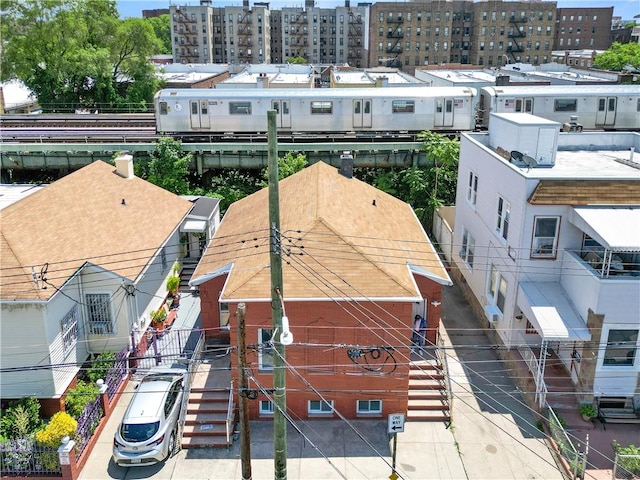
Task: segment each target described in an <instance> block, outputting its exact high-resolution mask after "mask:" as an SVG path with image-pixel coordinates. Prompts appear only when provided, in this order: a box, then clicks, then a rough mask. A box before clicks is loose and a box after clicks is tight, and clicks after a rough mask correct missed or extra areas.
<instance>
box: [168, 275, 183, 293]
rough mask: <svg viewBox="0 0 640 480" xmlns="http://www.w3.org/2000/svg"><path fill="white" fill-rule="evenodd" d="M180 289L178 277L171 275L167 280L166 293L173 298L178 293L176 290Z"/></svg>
mask: <svg viewBox="0 0 640 480" xmlns="http://www.w3.org/2000/svg"><path fill="white" fill-rule="evenodd" d="M179 287H180V277H178V276H176V275H171V276H170V277H169V278H168V279H167V291H168V292H169V295H171V296H172V297H174V296H175V295H176V294H177V293H178V288H179Z"/></svg>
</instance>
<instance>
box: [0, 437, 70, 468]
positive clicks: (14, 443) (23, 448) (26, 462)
mask: <svg viewBox="0 0 640 480" xmlns="http://www.w3.org/2000/svg"><path fill="white" fill-rule="evenodd" d="M60 474H61V470H60V461H59V460H58V449H57V448H54V447H43V446H41V445H38V444H36V442H35V440H32V439H29V438H19V439H17V440H7V441H6V442H1V443H0V475H3V476H4V475H22V476H27V475H30V476H35V475H60Z"/></svg>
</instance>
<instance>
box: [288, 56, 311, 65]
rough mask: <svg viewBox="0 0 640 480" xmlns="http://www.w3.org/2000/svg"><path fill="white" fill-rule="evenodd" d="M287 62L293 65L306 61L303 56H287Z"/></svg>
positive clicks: (302, 63)
mask: <svg viewBox="0 0 640 480" xmlns="http://www.w3.org/2000/svg"><path fill="white" fill-rule="evenodd" d="M287 63H291V64H294V65H304V64H305V63H307V59H306V58H304V57H287Z"/></svg>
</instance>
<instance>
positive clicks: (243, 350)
mask: <svg viewBox="0 0 640 480" xmlns="http://www.w3.org/2000/svg"><path fill="white" fill-rule="evenodd" d="M245 313H246V306H245V304H244V303H239V304H238V367H239V368H238V383H239V385H238V388H239V392H240V461H241V463H242V480H251V431H250V429H249V406H248V405H247V402H248V401H249V400H248V398H247V394H248V389H249V380H248V378H247V344H246V330H245Z"/></svg>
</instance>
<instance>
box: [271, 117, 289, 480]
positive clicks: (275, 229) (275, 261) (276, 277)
mask: <svg viewBox="0 0 640 480" xmlns="http://www.w3.org/2000/svg"><path fill="white" fill-rule="evenodd" d="M267 138H268V147H269V151H268V159H269V225H270V238H271V254H270V261H269V264H270V266H271V317H272V322H273V332H274V334H277V335H278V337H277V338H278V339H279V337H280V334H282V310H283V307H282V298H283V290H282V257H281V251H282V250H281V244H280V197H279V193H278V192H279V190H278V134H277V127H276V112H275V110H269V111H267ZM275 338H276V336H275V335H274V339H275ZM273 348H274V349H275V351H276V352H275V355H273V389H274V393H273V400H274V403H275V405H274V408H273V447H274V456H273V462H274V468H275V472H274V478H275V480H286V479H287V422H286V419H285V417H284V412H286V411H287V396H286V385H285V380H286V370H285V366H284V345H282V343H281V342H279V341H274V345H273Z"/></svg>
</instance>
